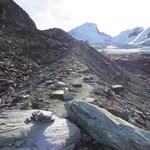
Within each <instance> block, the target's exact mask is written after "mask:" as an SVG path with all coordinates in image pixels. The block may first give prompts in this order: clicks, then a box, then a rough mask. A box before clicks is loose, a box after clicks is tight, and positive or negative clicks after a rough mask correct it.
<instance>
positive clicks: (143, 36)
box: [131, 27, 150, 44]
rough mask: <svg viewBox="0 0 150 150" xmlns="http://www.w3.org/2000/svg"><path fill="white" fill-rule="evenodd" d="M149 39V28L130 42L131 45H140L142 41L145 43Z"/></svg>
mask: <svg viewBox="0 0 150 150" xmlns="http://www.w3.org/2000/svg"><path fill="white" fill-rule="evenodd" d="M149 38H150V27H149V28H147V29H145V30H144V31H143V32H141V33H140V34H139V35H138V36H137V37H136V38H135V39H134V40H133V41H132V42H131V44H140V43H143V42H144V41H147V40H148V39H149Z"/></svg>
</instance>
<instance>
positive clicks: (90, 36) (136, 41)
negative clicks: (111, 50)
mask: <svg viewBox="0 0 150 150" xmlns="http://www.w3.org/2000/svg"><path fill="white" fill-rule="evenodd" d="M68 33H69V34H70V35H71V36H73V37H74V38H76V39H77V40H80V41H85V42H87V43H88V44H89V45H91V46H93V47H95V48H96V49H100V48H105V47H107V46H108V45H115V46H119V47H121V46H122V47H123V46H141V45H146V46H150V28H148V29H144V28H142V27H136V28H133V29H129V30H125V31H122V32H121V33H120V34H119V35H117V36H115V37H112V36H110V35H107V34H106V33H104V32H100V31H99V29H98V27H97V25H96V24H94V23H84V24H82V25H81V26H78V27H76V28H74V29H72V30H71V31H69V32H68Z"/></svg>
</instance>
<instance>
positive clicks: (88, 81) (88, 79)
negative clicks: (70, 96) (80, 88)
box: [83, 76, 94, 83]
mask: <svg viewBox="0 0 150 150" xmlns="http://www.w3.org/2000/svg"><path fill="white" fill-rule="evenodd" d="M83 80H84V82H86V83H91V82H93V80H94V78H93V77H92V76H88V77H85V78H83Z"/></svg>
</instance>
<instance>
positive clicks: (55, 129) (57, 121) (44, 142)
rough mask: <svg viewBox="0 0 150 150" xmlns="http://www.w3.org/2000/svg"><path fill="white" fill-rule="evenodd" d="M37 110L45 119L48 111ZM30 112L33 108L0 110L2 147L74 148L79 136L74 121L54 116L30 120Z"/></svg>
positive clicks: (9, 149) (29, 149)
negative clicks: (49, 118)
mask: <svg viewBox="0 0 150 150" xmlns="http://www.w3.org/2000/svg"><path fill="white" fill-rule="evenodd" d="M33 112H34V113H33ZM40 112H42V113H40V114H46V115H45V116H46V119H48V117H47V115H48V114H49V113H47V112H46V111H41V110H40ZM31 114H34V115H35V110H34V111H33V110H25V111H19V110H15V111H4V112H2V113H0V149H1V150H16V149H18V150H33V149H34V150H73V148H74V146H75V144H76V143H77V142H78V140H79V139H80V130H79V129H78V128H77V127H76V126H75V125H74V124H73V123H71V122H70V121H68V120H66V119H61V118H58V117H56V116H53V121H52V122H51V121H50V122H48V121H46V122H43V119H42V121H40V119H38V120H39V121H38V120H37V119H34V120H30V119H29V116H31ZM40 117H41V115H40ZM50 117H51V116H50ZM42 118H43V115H42Z"/></svg>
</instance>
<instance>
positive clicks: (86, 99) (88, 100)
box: [85, 97, 95, 103]
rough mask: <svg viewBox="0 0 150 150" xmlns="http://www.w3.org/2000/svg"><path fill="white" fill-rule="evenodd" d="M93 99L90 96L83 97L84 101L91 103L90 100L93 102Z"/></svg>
mask: <svg viewBox="0 0 150 150" xmlns="http://www.w3.org/2000/svg"><path fill="white" fill-rule="evenodd" d="M94 101H95V98H91V97H87V98H85V102H88V103H91V102H94Z"/></svg>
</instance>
